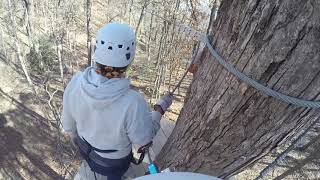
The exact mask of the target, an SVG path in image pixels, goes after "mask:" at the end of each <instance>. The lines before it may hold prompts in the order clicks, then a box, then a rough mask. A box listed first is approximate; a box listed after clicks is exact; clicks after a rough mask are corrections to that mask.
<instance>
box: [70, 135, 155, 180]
mask: <svg viewBox="0 0 320 180" xmlns="http://www.w3.org/2000/svg"><path fill="white" fill-rule="evenodd" d="M75 143H76V144H77V146H78V148H79V151H80V154H81V156H82V157H83V158H84V159H85V160H86V162H87V163H88V165H89V167H90V169H91V171H92V172H93V173H94V176H95V179H96V173H99V174H101V175H104V176H115V177H121V176H122V175H123V174H124V173H125V172H126V171H127V170H128V168H129V166H130V163H131V162H132V163H134V164H136V165H138V164H140V163H141V162H142V161H143V159H144V156H145V153H146V150H147V149H148V147H149V146H151V144H152V142H150V143H148V144H147V145H145V146H142V147H140V148H139V149H138V153H140V154H141V155H140V157H139V160H138V161H136V160H135V159H134V158H133V154H132V152H131V153H130V154H129V155H127V156H125V157H123V158H120V159H109V158H104V157H101V156H100V155H99V154H97V153H96V152H99V153H113V152H117V151H118V150H102V149H98V148H96V147H93V146H92V145H91V144H90V143H89V142H88V141H86V140H85V139H84V138H83V137H80V136H77V137H76V140H75ZM111 179H112V178H111Z"/></svg>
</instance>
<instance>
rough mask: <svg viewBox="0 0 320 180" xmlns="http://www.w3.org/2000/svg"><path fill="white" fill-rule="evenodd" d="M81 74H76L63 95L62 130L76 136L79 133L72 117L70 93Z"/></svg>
mask: <svg viewBox="0 0 320 180" xmlns="http://www.w3.org/2000/svg"><path fill="white" fill-rule="evenodd" d="M79 75H80V73H78V74H76V75H75V76H74V77H73V78H72V79H71V81H70V82H69V84H68V85H67V87H66V89H65V91H64V93H63V109H62V122H61V124H62V128H63V130H64V131H65V132H67V133H69V134H71V135H74V134H75V133H76V131H77V128H76V121H75V119H74V118H73V117H72V114H71V104H70V103H71V102H70V95H71V94H72V93H70V91H71V89H72V88H73V86H74V85H75V83H76V79H77V77H79Z"/></svg>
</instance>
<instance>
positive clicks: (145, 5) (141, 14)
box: [136, 0, 148, 34]
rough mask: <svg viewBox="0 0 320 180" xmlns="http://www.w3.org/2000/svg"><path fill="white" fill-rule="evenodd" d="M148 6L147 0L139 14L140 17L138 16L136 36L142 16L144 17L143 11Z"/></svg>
mask: <svg viewBox="0 0 320 180" xmlns="http://www.w3.org/2000/svg"><path fill="white" fill-rule="evenodd" d="M147 5H148V0H145V1H144V3H143V6H142V9H141V12H140V16H139V20H138V24H137V26H136V34H139V28H140V24H141V22H142V19H143V16H144V9H145V8H146V7H147Z"/></svg>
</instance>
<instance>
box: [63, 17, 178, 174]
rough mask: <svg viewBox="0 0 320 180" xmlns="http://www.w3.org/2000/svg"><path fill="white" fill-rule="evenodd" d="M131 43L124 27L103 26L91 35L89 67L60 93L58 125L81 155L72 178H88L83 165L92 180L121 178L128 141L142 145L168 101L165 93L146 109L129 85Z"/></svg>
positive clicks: (127, 158)
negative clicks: (92, 45) (92, 61)
mask: <svg viewBox="0 0 320 180" xmlns="http://www.w3.org/2000/svg"><path fill="white" fill-rule="evenodd" d="M136 44H137V43H136V36H135V33H134V31H133V30H132V28H131V27H130V26H128V25H126V24H120V23H108V24H106V25H105V26H103V27H102V28H101V29H100V30H99V31H98V32H97V34H96V47H95V52H94V58H95V63H96V65H95V67H88V68H86V69H85V70H84V71H83V72H79V73H77V74H76V75H74V76H73V77H72V79H71V81H70V82H69V84H68V85H67V87H66V89H65V91H64V95H63V115H62V127H63V129H64V131H65V132H67V133H68V134H70V136H71V137H72V138H73V139H75V142H76V144H77V145H78V146H79V149H80V153H81V155H82V157H83V158H84V159H85V161H83V163H82V165H81V168H80V171H79V173H78V174H77V175H76V177H77V178H78V179H87V178H89V177H87V176H88V172H84V171H88V166H89V171H91V172H90V173H91V174H92V173H93V174H94V176H95V179H97V175H98V176H99V177H102V178H100V179H108V180H119V179H121V177H122V176H123V174H124V173H125V172H126V171H127V169H128V168H129V165H130V162H131V161H132V159H133V156H132V144H135V145H137V146H142V147H143V146H144V145H147V144H149V143H150V142H151V141H152V139H153V137H154V136H155V135H156V133H157V131H158V130H159V128H160V120H161V116H162V115H163V114H164V112H165V111H166V110H167V109H168V108H169V106H170V105H171V103H172V99H173V97H172V95H171V94H166V95H164V96H163V97H162V98H161V99H160V100H159V101H158V102H157V103H156V105H155V106H154V110H153V111H151V109H150V107H149V105H148V103H147V102H146V100H145V99H144V97H143V96H142V95H141V94H140V93H138V92H137V91H135V90H133V89H131V88H130V81H129V79H128V78H127V77H126V76H125V72H126V70H127V68H128V66H129V65H130V64H131V62H132V61H133V59H134V56H135V49H136ZM77 178H75V179H77ZM89 179H90V178H89Z"/></svg>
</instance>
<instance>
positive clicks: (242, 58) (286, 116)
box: [157, 0, 320, 178]
mask: <svg viewBox="0 0 320 180" xmlns="http://www.w3.org/2000/svg"><path fill="white" fill-rule="evenodd" d="M319 19H320V1H317V0H295V1H291V0H282V1H280V0H268V1H267V0H252V1H245V0H225V1H223V2H222V4H221V6H220V10H219V14H218V17H217V20H216V21H215V22H214V23H213V25H212V27H210V28H209V34H210V35H212V37H213V38H212V39H214V42H212V44H213V45H214V47H215V48H216V49H217V51H218V52H219V53H220V54H221V56H222V57H223V58H224V59H226V60H227V61H228V62H229V63H232V64H234V65H235V66H236V67H237V68H238V69H239V70H241V71H243V72H244V73H245V74H247V75H248V76H250V77H252V78H253V79H255V80H257V81H259V82H260V83H262V84H264V85H266V86H268V87H270V88H272V89H274V90H277V91H279V92H281V93H284V94H287V95H290V96H294V97H298V98H301V99H306V100H318V99H319V94H320V88H319V87H320V56H319V54H320V41H319V39H320V21H319ZM313 112H314V110H311V109H307V108H301V107H296V106H293V105H289V104H286V103H284V102H281V101H279V100H277V99H274V98H271V97H268V96H266V95H265V94H263V93H261V92H258V91H256V90H255V89H254V88H252V87H249V86H248V85H246V84H245V83H244V82H241V81H240V80H239V79H237V78H236V77H234V76H233V75H232V74H230V73H229V72H228V71H226V70H225V69H224V68H223V67H222V66H220V65H219V64H218V63H217V62H216V61H214V60H213V58H212V56H211V55H210V53H208V51H207V50H205V51H204V53H203V54H202V58H201V60H200V62H199V69H198V71H197V72H196V73H195V74H194V79H193V81H192V84H191V86H190V88H189V90H188V94H187V98H186V100H185V106H184V107H183V109H182V111H181V114H180V116H179V118H178V121H177V124H176V127H175V129H174V131H173V133H172V135H171V136H170V137H169V139H168V141H167V143H166V145H165V146H164V148H163V150H162V151H161V152H160V154H159V156H158V158H157V162H158V163H159V165H160V166H161V167H173V168H176V169H178V170H187V171H195V172H200V173H205V174H211V175H215V176H219V177H223V178H225V177H229V176H230V175H233V174H236V173H238V172H240V171H242V170H243V169H244V168H245V167H248V165H252V164H253V163H254V162H255V161H257V160H258V159H260V158H261V157H262V156H264V155H265V154H266V153H268V152H270V151H271V150H272V149H274V148H275V147H277V146H278V145H279V144H281V143H283V142H285V141H286V140H288V139H289V138H291V137H292V136H293V135H294V134H296V133H299V132H301V130H302V129H304V128H305V127H306V126H308V125H309V124H310V123H311V122H312V120H313V119H310V115H311V114H312V113H313Z"/></svg>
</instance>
